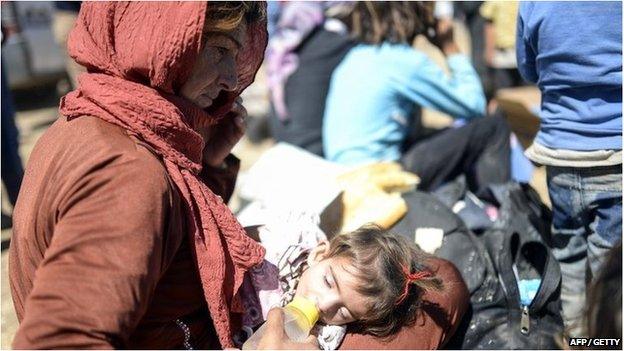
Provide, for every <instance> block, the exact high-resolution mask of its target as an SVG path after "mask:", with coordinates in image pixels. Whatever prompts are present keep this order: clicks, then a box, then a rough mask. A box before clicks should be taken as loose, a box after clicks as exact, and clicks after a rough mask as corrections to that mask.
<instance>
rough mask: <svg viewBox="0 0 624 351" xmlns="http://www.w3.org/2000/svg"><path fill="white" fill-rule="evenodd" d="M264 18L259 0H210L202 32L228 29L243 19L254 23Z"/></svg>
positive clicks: (264, 10)
mask: <svg viewBox="0 0 624 351" xmlns="http://www.w3.org/2000/svg"><path fill="white" fill-rule="evenodd" d="M265 18H266V8H265V7H264V6H262V2H259V1H210V2H208V7H207V10H206V21H205V23H204V32H207V31H230V30H233V29H235V28H236V27H238V26H239V25H240V24H241V22H242V21H243V20H245V22H246V23H248V24H249V23H255V22H258V21H262V20H264V19H265Z"/></svg>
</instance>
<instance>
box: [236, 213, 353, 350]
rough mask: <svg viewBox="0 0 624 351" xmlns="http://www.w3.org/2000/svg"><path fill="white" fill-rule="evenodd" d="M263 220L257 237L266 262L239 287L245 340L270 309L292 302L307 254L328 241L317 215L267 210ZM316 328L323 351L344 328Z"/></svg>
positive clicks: (337, 341)
mask: <svg viewBox="0 0 624 351" xmlns="http://www.w3.org/2000/svg"><path fill="white" fill-rule="evenodd" d="M263 217H264V218H266V219H267V221H266V224H264V225H261V226H260V227H259V236H260V242H261V243H262V245H263V246H264V247H265V249H266V255H265V260H264V262H263V263H262V264H261V265H260V266H258V267H256V268H254V269H252V270H251V271H250V275H249V278H250V279H248V280H245V282H244V283H243V287H242V289H243V290H242V291H243V292H242V294H243V299H242V300H243V305H244V309H245V313H244V315H243V329H244V331H245V332H246V333H247V335H246V336H245V337H249V336H251V334H252V333H253V328H255V327H257V326H259V325H260V324H262V323H263V322H264V321H265V320H266V317H267V314H268V312H269V310H270V309H271V308H272V307H276V306H280V307H283V306H285V305H286V304H288V303H289V302H290V301H291V300H292V299H293V297H294V295H295V292H296V289H297V284H298V282H299V278H300V277H301V273H303V271H304V270H305V269H306V268H307V263H306V262H307V257H308V254H309V253H310V251H311V250H312V249H313V248H315V247H317V246H318V245H319V243H321V242H322V241H325V240H327V237H326V235H325V233H323V231H322V230H321V229H320V228H319V226H318V225H319V222H320V220H319V217H318V216H316V215H311V214H308V213H305V212H300V211H297V210H282V211H279V210H272V211H268V210H267V211H266V213H265V215H264V216H263ZM315 328H316V333H317V334H318V342H319V346H320V347H321V348H322V349H324V350H335V349H337V348H338V346H339V345H340V343H341V342H342V339H343V338H344V336H345V334H346V326H328V325H321V324H317V326H316V327H315ZM241 341H242V340H241Z"/></svg>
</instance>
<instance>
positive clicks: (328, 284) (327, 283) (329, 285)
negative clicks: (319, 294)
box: [323, 275, 331, 288]
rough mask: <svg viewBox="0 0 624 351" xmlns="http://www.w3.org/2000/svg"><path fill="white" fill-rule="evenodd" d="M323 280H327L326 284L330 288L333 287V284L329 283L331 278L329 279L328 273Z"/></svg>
mask: <svg viewBox="0 0 624 351" xmlns="http://www.w3.org/2000/svg"><path fill="white" fill-rule="evenodd" d="M323 280H324V281H325V285H326V286H327V287H328V288H331V284H330V283H329V279H327V275H324V276H323Z"/></svg>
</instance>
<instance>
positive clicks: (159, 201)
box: [13, 155, 172, 349]
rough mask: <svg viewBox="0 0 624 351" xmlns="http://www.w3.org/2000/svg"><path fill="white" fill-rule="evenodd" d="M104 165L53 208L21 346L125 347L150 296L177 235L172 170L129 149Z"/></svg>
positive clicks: (77, 183)
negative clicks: (169, 232)
mask: <svg viewBox="0 0 624 351" xmlns="http://www.w3.org/2000/svg"><path fill="white" fill-rule="evenodd" d="M98 167H101V168H99V169H97V170H94V171H90V172H89V173H88V174H85V175H82V176H81V177H77V180H76V181H75V182H73V184H71V183H70V184H71V185H69V186H68V187H67V188H66V189H67V193H66V194H63V199H62V200H61V201H60V204H59V206H58V207H57V209H56V213H55V214H53V215H55V216H56V218H57V221H56V224H55V227H54V234H53V237H52V240H51V242H50V244H49V246H48V248H47V249H46V252H45V257H44V259H43V261H42V262H41V264H40V266H39V268H38V269H37V272H36V276H35V280H34V286H33V289H32V291H31V293H30V294H29V295H28V297H27V299H26V302H25V309H24V316H23V320H22V322H21V324H20V326H19V329H18V331H17V334H16V336H15V339H14V341H13V348H16V349H54V348H61V349H75V348H77V349H87V348H95V349H110V348H123V347H125V345H126V341H127V339H128V337H129V336H130V335H131V334H132V332H133V331H134V329H135V327H136V326H137V324H138V323H139V321H140V319H141V317H142V316H143V314H144V313H145V311H146V309H147V307H148V305H149V303H150V300H151V298H152V295H153V292H154V289H155V286H156V283H157V281H158V279H159V277H160V275H161V273H162V270H163V269H164V267H166V262H164V257H163V254H164V247H165V241H167V240H172V239H171V238H166V237H164V231H165V222H166V218H167V216H168V211H169V209H170V206H171V198H170V195H171V192H170V191H171V190H170V188H169V185H168V181H167V178H166V174H165V173H164V169H163V168H162V166H161V165H160V163H159V161H158V160H156V159H153V160H146V159H145V158H139V159H137V158H133V157H131V156H128V155H118V156H117V157H111V158H110V159H108V161H107V162H106V163H105V164H99V165H98ZM63 187H65V186H63Z"/></svg>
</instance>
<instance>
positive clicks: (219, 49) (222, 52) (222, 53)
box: [216, 46, 228, 58]
mask: <svg viewBox="0 0 624 351" xmlns="http://www.w3.org/2000/svg"><path fill="white" fill-rule="evenodd" d="M216 49H217V54H218V55H219V58H223V57H224V56H225V55H227V53H228V49H227V48H224V47H221V46H217V47H216Z"/></svg>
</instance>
